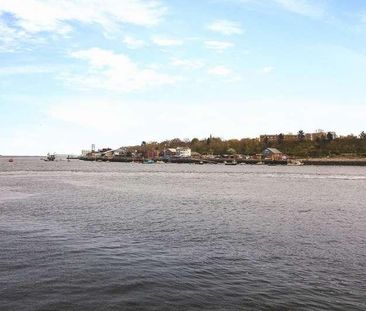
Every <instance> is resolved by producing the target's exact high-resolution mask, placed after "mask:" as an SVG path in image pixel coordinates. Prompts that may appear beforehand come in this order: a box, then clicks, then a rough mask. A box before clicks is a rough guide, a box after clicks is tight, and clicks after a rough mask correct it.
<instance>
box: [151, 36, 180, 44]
mask: <svg viewBox="0 0 366 311" xmlns="http://www.w3.org/2000/svg"><path fill="white" fill-rule="evenodd" d="M151 41H152V42H153V43H154V44H156V45H158V46H164V47H168V46H179V45H183V41H182V40H180V39H174V38H167V37H162V36H153V37H152V38H151Z"/></svg>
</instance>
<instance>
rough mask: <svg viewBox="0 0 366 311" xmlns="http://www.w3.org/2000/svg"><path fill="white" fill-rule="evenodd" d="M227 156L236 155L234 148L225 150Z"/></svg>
mask: <svg viewBox="0 0 366 311" xmlns="http://www.w3.org/2000/svg"><path fill="white" fill-rule="evenodd" d="M226 152H227V154H230V155H234V154H236V150H235V149H234V148H229V149H228V150H226Z"/></svg>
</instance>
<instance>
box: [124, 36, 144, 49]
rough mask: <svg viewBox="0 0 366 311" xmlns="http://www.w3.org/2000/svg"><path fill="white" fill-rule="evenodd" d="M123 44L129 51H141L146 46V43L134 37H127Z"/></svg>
mask: <svg viewBox="0 0 366 311" xmlns="http://www.w3.org/2000/svg"><path fill="white" fill-rule="evenodd" d="M123 43H124V44H125V45H126V46H127V47H128V48H129V49H140V48H143V47H144V46H146V42H145V41H143V40H140V39H136V38H134V37H132V36H125V37H124V38H123Z"/></svg>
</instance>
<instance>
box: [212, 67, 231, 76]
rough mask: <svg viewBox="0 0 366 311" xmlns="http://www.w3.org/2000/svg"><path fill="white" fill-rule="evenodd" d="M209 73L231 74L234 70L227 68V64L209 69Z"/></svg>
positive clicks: (218, 74)
mask: <svg viewBox="0 0 366 311" xmlns="http://www.w3.org/2000/svg"><path fill="white" fill-rule="evenodd" d="M208 73H209V74H212V75H217V76H225V77H226V76H229V75H231V74H232V73H233V72H232V70H231V69H230V68H227V67H226V66H216V67H213V68H211V69H209V70H208Z"/></svg>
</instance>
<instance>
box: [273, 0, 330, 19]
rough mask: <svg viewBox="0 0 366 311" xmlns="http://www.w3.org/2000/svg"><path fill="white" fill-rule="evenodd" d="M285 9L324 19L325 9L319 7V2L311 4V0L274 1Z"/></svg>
mask: <svg viewBox="0 0 366 311" xmlns="http://www.w3.org/2000/svg"><path fill="white" fill-rule="evenodd" d="M274 1H275V2H276V3H277V4H279V5H280V6H281V7H282V8H283V9H285V10H287V11H290V12H293V13H296V14H300V15H304V16H310V17H316V18H319V17H322V16H323V15H324V13H325V12H324V8H323V7H321V6H319V2H311V1H309V0H274ZM316 3H317V4H316Z"/></svg>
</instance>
